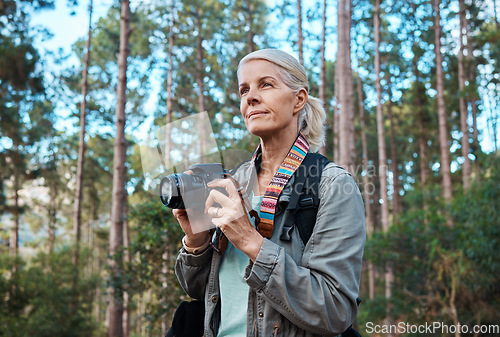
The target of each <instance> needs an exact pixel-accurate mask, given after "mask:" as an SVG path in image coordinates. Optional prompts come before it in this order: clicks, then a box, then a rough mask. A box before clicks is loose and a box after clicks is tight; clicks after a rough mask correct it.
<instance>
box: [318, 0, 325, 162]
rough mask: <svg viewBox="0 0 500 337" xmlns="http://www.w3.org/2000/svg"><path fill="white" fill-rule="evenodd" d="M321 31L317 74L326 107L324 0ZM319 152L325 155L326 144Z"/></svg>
mask: <svg viewBox="0 0 500 337" xmlns="http://www.w3.org/2000/svg"><path fill="white" fill-rule="evenodd" d="M322 22H323V24H322V33H321V51H320V54H321V70H320V74H319V81H320V85H319V99H320V100H321V102H323V106H324V107H325V109H326V98H325V91H326V59H325V44H326V0H323V19H322ZM319 153H321V154H322V155H326V144H324V145H323V146H322V147H321V149H320V151H319Z"/></svg>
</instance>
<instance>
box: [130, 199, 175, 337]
mask: <svg viewBox="0 0 500 337" xmlns="http://www.w3.org/2000/svg"><path fill="white" fill-rule="evenodd" d="M129 221H130V224H131V225H132V226H131V227H132V228H131V238H132V239H131V242H130V246H129V248H128V253H129V254H130V256H131V260H130V262H126V264H125V268H124V275H123V279H122V280H121V282H122V284H121V286H123V289H124V291H126V292H127V293H128V294H129V295H130V297H131V298H136V299H138V298H140V297H142V296H143V294H144V293H147V292H148V291H152V294H153V299H152V300H151V301H150V303H149V304H148V306H147V308H146V312H145V315H147V317H148V319H147V322H148V323H147V324H148V329H150V330H151V331H153V332H154V334H156V335H157V334H158V333H160V331H159V328H160V326H161V322H162V320H164V319H165V317H172V315H173V312H174V310H175V308H176V307H177V305H178V304H179V302H180V298H181V297H182V293H183V292H182V290H181V288H180V286H179V284H178V282H177V279H176V276H175V274H174V273H173V270H174V265H175V259H176V257H177V252H178V251H179V249H180V246H181V238H182V236H183V232H182V230H181V228H180V226H179V224H178V223H177V221H176V220H175V219H174V218H173V216H172V214H171V211H170V210H169V209H167V208H166V207H165V206H163V205H162V204H161V203H160V202H159V201H157V202H143V203H140V204H137V205H135V206H134V207H133V208H132V209H131V210H130V219H129ZM122 254H127V250H126V251H123V252H122ZM130 310H131V312H136V311H137V308H136V307H134V306H131V307H130Z"/></svg>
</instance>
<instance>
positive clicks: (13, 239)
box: [9, 167, 19, 275]
mask: <svg viewBox="0 0 500 337" xmlns="http://www.w3.org/2000/svg"><path fill="white" fill-rule="evenodd" d="M16 170H17V168H16V167H14V186H13V187H14V212H13V218H14V227H13V228H12V232H11V235H10V242H9V247H10V253H11V256H12V260H13V261H14V263H13V264H12V270H11V273H12V275H13V274H15V273H16V272H17V261H16V260H17V255H18V250H19V175H18V174H17V171H16Z"/></svg>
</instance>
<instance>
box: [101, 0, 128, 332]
mask: <svg viewBox="0 0 500 337" xmlns="http://www.w3.org/2000/svg"><path fill="white" fill-rule="evenodd" d="M129 20H130V3H129V0H122V5H121V16H120V51H119V55H118V86H117V90H116V91H117V105H116V138H115V145H114V158H113V160H114V162H113V194H112V204H111V228H110V236H109V251H110V256H111V259H109V265H110V271H111V278H113V279H115V280H119V279H120V277H121V274H122V268H123V266H122V258H121V256H120V254H116V253H117V252H118V251H119V250H120V249H121V248H122V246H123V222H124V219H125V216H126V214H125V203H124V201H125V200H126V198H127V193H126V190H125V183H126V167H125V161H126V150H127V142H126V139H125V122H126V116H125V103H126V90H127V57H128V55H129V36H130V21H129ZM107 312H108V336H109V337H123V290H122V287H121V286H114V287H110V288H109V302H108V309H107Z"/></svg>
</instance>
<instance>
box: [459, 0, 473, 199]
mask: <svg viewBox="0 0 500 337" xmlns="http://www.w3.org/2000/svg"><path fill="white" fill-rule="evenodd" d="M458 5H459V21H460V34H459V38H460V50H459V51H458V88H459V95H460V96H459V109H460V130H461V131H462V157H463V158H464V163H463V164H462V184H463V187H464V189H465V190H467V189H469V187H470V176H471V163H470V158H469V152H470V145H469V125H468V123H467V116H468V111H467V104H466V101H465V95H466V93H465V69H464V50H465V43H464V38H466V34H464V30H465V5H464V0H458Z"/></svg>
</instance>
